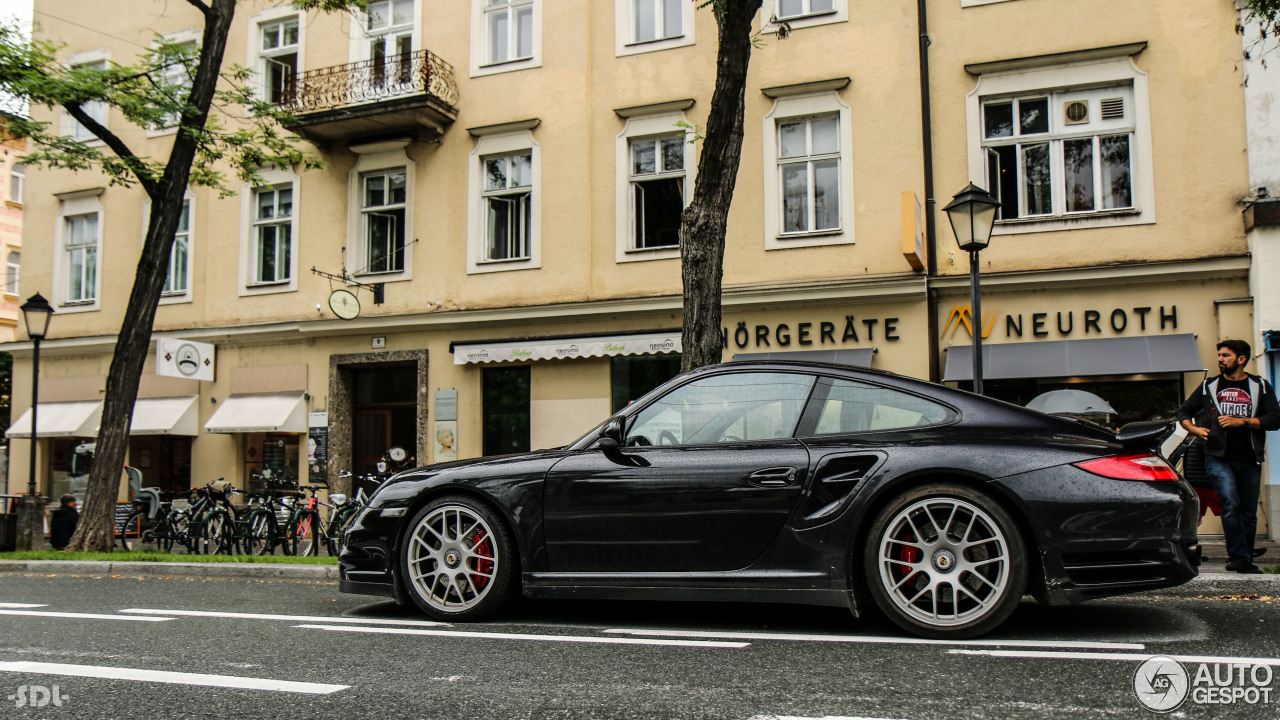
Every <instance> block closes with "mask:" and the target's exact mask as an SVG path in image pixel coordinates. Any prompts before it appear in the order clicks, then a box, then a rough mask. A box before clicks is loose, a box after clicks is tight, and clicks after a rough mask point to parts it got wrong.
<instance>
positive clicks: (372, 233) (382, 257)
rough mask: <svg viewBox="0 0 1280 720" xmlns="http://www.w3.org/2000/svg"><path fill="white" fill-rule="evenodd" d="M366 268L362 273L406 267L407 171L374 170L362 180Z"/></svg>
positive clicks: (395, 270) (390, 270)
mask: <svg viewBox="0 0 1280 720" xmlns="http://www.w3.org/2000/svg"><path fill="white" fill-rule="evenodd" d="M361 182H362V186H363V191H364V192H363V198H364V200H363V205H362V207H361V212H362V214H363V219H364V267H363V268H362V269H361V271H362V272H367V273H384V272H399V271H402V270H404V238H405V200H406V188H405V171H404V170H391V171H386V172H378V173H371V174H368V175H365V176H364V177H363V178H362V179H361Z"/></svg>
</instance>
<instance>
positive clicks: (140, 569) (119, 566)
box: [0, 560, 338, 582]
mask: <svg viewBox="0 0 1280 720" xmlns="http://www.w3.org/2000/svg"><path fill="white" fill-rule="evenodd" d="M5 572H39V573H51V574H61V575H129V576H132V577H144V578H164V577H188V578H221V579H228V578H230V579H240V580H246V579H247V580H308V581H312V582H337V581H338V566H337V565H290V564H288V563H189V562H115V561H113V560H101V561H86V560H0V573H5Z"/></svg>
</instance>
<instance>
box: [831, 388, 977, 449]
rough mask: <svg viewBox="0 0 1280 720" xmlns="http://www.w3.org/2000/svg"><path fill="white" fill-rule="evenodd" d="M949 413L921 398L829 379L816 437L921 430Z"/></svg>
mask: <svg viewBox="0 0 1280 720" xmlns="http://www.w3.org/2000/svg"><path fill="white" fill-rule="evenodd" d="M951 415H952V412H951V410H950V409H948V408H947V407H946V406H944V405H939V404H937V403H934V402H930V401H929V400H925V399H924V398H921V397H917V396H915V395H911V394H909V393H904V392H901V391H898V390H891V389H889V388H883V387H879V386H876V385H867V384H865V383H859V382H851V381H849V380H832V381H831V388H830V390H829V391H828V393H827V399H826V402H825V403H824V404H823V407H822V412H821V413H820V414H819V415H818V426H817V429H816V430H815V431H814V433H815V434H817V435H833V434H838V433H861V432H874V431H876V430H901V429H904V428H911V427H925V426H929V425H937V424H939V423H943V422H946V421H947V420H949V419H950V418H951Z"/></svg>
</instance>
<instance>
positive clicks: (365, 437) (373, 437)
mask: <svg viewBox="0 0 1280 720" xmlns="http://www.w3.org/2000/svg"><path fill="white" fill-rule="evenodd" d="M354 375H355V377H354V380H355V393H354V397H353V398H352V400H353V402H352V406H353V410H354V416H353V417H352V430H353V433H352V434H353V437H352V441H353V447H352V453H351V460H352V465H353V467H352V468H351V470H352V472H354V473H355V474H356V475H365V474H368V473H377V472H378V461H379V460H381V459H382V456H383V455H384V454H386V452H387V450H389V449H390V448H392V447H402V448H404V450H405V452H406V453H408V454H409V456H410V457H413V456H414V454H415V452H416V450H417V446H418V443H417V438H418V433H419V429H418V403H417V398H418V392H417V385H418V370H417V367H416V366H414V365H405V366H392V367H387V366H385V365H381V366H378V367H377V368H374V369H368V370H357V371H355V373H354ZM415 462H416V461H415ZM369 490H372V488H366V491H369ZM353 491H354V488H353Z"/></svg>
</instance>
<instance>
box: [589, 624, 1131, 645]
mask: <svg viewBox="0 0 1280 720" xmlns="http://www.w3.org/2000/svg"><path fill="white" fill-rule="evenodd" d="M605 632H606V633H617V634H620V635H641V636H645V637H702V638H720V639H722V640H791V641H799V642H832V643H867V644H873V645H875V644H880V645H996V646H1006V647H1053V648H1088V649H1091V650H1143V649H1145V647H1146V646H1145V645H1142V644H1139V643H1113V642H1087V641H1077V640H930V639H927V638H910V637H880V636H875V635H820V634H815V635H807V634H796V633H748V632H719V631H711V630H708V631H699V630H636V629H617V628H615V629H611V630H605Z"/></svg>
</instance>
